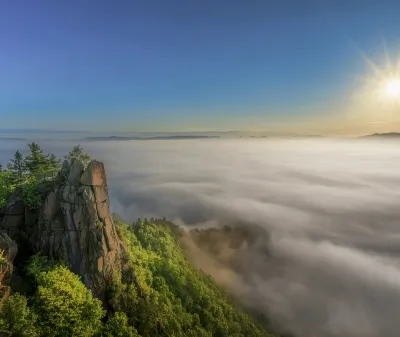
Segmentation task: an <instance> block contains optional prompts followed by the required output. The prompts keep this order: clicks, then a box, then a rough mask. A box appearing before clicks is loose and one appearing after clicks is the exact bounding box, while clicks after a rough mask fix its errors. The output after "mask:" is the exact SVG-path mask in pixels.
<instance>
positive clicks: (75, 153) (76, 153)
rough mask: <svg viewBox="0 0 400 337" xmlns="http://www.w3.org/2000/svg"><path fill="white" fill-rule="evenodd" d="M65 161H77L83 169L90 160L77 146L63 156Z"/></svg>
mask: <svg viewBox="0 0 400 337" xmlns="http://www.w3.org/2000/svg"><path fill="white" fill-rule="evenodd" d="M65 159H68V160H72V159H78V160H79V161H80V162H81V163H82V164H83V166H84V167H86V166H87V165H88V164H89V163H90V161H91V160H92V158H91V157H90V156H89V155H88V154H87V153H86V152H83V148H82V147H81V146H80V145H79V144H78V145H76V146H74V147H73V148H72V150H71V152H70V153H68V155H67V156H65Z"/></svg>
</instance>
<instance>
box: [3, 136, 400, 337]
mask: <svg viewBox="0 0 400 337" xmlns="http://www.w3.org/2000/svg"><path fill="white" fill-rule="evenodd" d="M25 143H26V142H22V141H2V143H1V145H0V154H1V156H0V159H1V162H2V163H3V164H5V163H6V161H7V160H8V159H9V158H11V156H12V155H13V152H15V150H17V149H18V148H20V149H21V150H25V148H26V145H25ZM40 144H41V145H42V147H43V148H44V149H45V151H48V152H54V153H55V154H57V155H58V156H60V157H62V156H63V155H65V154H66V153H67V152H68V151H69V150H70V149H71V148H72V146H73V145H74V142H72V141H62V142H61V141H60V142H57V141H54V142H46V141H43V142H40ZM399 144H400V143H399V142H396V141H385V142H378V141H367V140H354V139H353V140H332V139H291V140H284V139H279V140H273V139H241V140H239V139H237V140H235V139H207V140H190V141H126V142H88V143H81V145H82V146H83V147H84V149H85V150H86V151H87V152H89V153H90V154H91V155H92V156H93V157H95V158H96V159H98V160H102V161H104V162H105V165H106V169H107V175H108V182H109V192H110V197H111V207H112V209H113V212H115V213H116V214H118V215H119V216H121V217H122V218H123V219H125V220H126V221H129V222H132V221H133V220H135V219H137V218H138V217H152V216H153V217H166V218H167V219H169V220H171V221H173V222H175V223H176V224H178V225H181V226H183V227H185V228H187V229H192V228H214V227H215V228H219V227H223V226H224V225H230V226H238V227H239V228H244V229H245V230H246V233H250V239H249V240H248V239H247V238H246V239H244V240H243V241H242V242H240V244H239V245H236V246H234V247H232V245H229V242H227V238H226V237H225V236H224V235H220V234H216V235H215V236H214V237H212V239H211V241H209V242H208V243H207V244H202V243H199V241H196V240H192V236H191V235H189V234H187V235H185V236H183V238H182V239H183V244H184V247H185V249H186V250H187V253H188V256H189V258H190V259H191V260H192V261H193V262H194V263H195V264H196V266H197V267H199V268H201V269H202V270H203V271H205V272H206V273H209V274H211V275H212V276H213V278H214V279H215V280H216V281H217V282H218V283H219V284H221V285H222V286H224V287H225V288H226V289H227V290H228V291H229V292H230V293H231V294H232V295H234V296H235V297H236V299H237V300H238V301H240V302H241V303H242V304H243V305H245V306H247V307H248V308H249V309H251V310H253V311H255V312H258V313H262V314H265V315H267V316H268V317H271V319H272V320H273V321H276V322H278V323H279V324H280V325H282V326H285V327H286V328H288V329H289V330H290V331H292V332H293V333H294V334H295V336H310V337H314V336H315V337H316V336H318V337H324V336H326V337H336V336H347V337H353V336H354V337H376V336H386V337H390V336H397V335H398V331H399V330H400V320H399V319H398V312H400V225H399V222H400V221H399V220H400V169H399V168H400V147H399ZM251 233H254V235H251ZM210 245H211V246H210Z"/></svg>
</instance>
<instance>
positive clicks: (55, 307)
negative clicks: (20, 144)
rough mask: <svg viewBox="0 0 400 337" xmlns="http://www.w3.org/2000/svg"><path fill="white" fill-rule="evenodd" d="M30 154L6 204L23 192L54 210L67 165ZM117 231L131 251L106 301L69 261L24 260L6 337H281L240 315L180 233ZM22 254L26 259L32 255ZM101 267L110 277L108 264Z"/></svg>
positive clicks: (143, 223)
mask: <svg viewBox="0 0 400 337" xmlns="http://www.w3.org/2000/svg"><path fill="white" fill-rule="evenodd" d="M29 148H30V154H28V155H27V156H26V157H23V156H22V154H21V153H20V152H19V151H17V152H16V154H15V157H14V159H13V160H12V161H11V162H10V163H9V165H7V169H6V170H2V171H1V173H0V179H1V180H0V196H1V198H2V200H0V202H2V203H3V204H6V203H7V200H8V198H9V196H10V193H11V194H12V192H13V191H14V190H17V189H21V190H22V196H23V199H24V200H23V201H24V202H25V204H27V205H30V206H29V207H31V206H32V207H31V208H32V209H34V208H35V207H36V209H40V204H41V203H46V204H48V203H49V201H48V198H46V196H45V195H43V193H47V192H43V188H42V186H43V184H45V185H46V186H47V185H49V184H50V185H52V184H57V179H59V178H60V177H59V174H58V173H57V172H58V171H59V170H60V164H59V160H57V158H55V156H54V155H51V154H50V155H45V154H44V153H43V151H42V149H41V148H40V147H39V146H38V145H37V144H34V143H33V144H30V146H29ZM67 159H68V160H78V161H79V162H81V163H82V165H83V166H85V167H86V166H88V164H89V161H90V157H89V156H88V155H87V154H85V153H84V152H83V151H82V149H81V148H80V147H75V148H74V150H73V151H72V152H71V153H70V154H69V155H68V156H67ZM71 172H72V171H71ZM45 191H46V189H45ZM45 211H46V209H45ZM25 219H30V218H29V217H25ZM96 221H97V220H96ZM39 223H40V215H39ZM100 225H101V224H100ZM100 225H99V224H98V223H97V222H96V226H97V227H93V231H96V233H101V231H107V230H109V228H108V227H107V228H106V227H104V226H105V225H103V227H101V226H100ZM33 226H35V224H34V225H33ZM115 228H116V232H117V235H118V240H121V242H122V247H123V249H122V253H121V254H120V255H119V257H118V258H119V261H118V263H115V264H113V265H112V266H113V267H112V269H111V270H108V272H107V275H108V276H107V278H106V283H105V284H106V286H105V292H104V293H102V296H101V300H100V299H98V298H97V297H96V296H95V294H94V293H92V290H91V287H87V284H85V283H84V282H83V280H82V278H81V277H80V276H81V275H77V274H75V273H73V272H72V271H71V270H70V268H69V267H68V266H69V263H68V261H64V260H63V259H58V260H56V259H54V258H51V257H49V256H46V255H45V254H44V253H43V252H41V251H34V254H33V255H31V256H30V257H29V258H25V259H19V260H18V258H17V259H16V261H17V262H16V266H15V268H14V275H13V276H14V278H13V279H12V280H11V282H10V284H4V289H5V291H4V294H5V296H3V299H2V301H1V311H0V329H1V331H2V333H3V334H4V335H8V336H121V337H122V336H143V337H150V336H189V337H190V336H193V337H195V336H196V337H197V336H200V337H201V336H210V337H211V336H215V337H222V336H237V337H239V336H249V337H250V336H251V337H252V336H255V337H256V336H273V334H272V333H268V332H266V331H265V330H264V329H263V328H262V327H261V326H259V325H258V324H257V323H256V322H255V321H254V320H253V319H252V318H251V317H250V316H248V315H247V314H246V313H244V312H243V311H242V310H241V309H240V308H238V307H237V306H236V305H235V304H234V302H233V301H232V299H231V298H230V297H229V296H228V295H227V294H225V293H224V291H223V290H221V289H220V288H218V287H217V286H216V284H215V283H214V282H213V280H212V278H211V277H210V276H207V275H205V274H203V273H202V272H200V271H198V270H196V269H195V268H194V267H193V266H192V265H191V264H190V263H189V261H188V259H187V258H186V257H185V255H184V252H183V250H182V249H181V246H180V243H179V240H178V236H179V231H180V229H179V228H178V227H176V226H174V225H173V224H171V223H170V222H168V221H166V220H164V219H139V220H138V221H136V222H135V223H133V224H126V223H123V221H121V220H115ZM97 231H99V232H97ZM4 235H5V236H6V234H4ZM27 242H28V241H27ZM18 248H19V253H18V254H20V253H21V252H23V251H24V249H25V247H18ZM87 249H89V247H88V248H87ZM4 252H5V251H4ZM18 254H17V257H18ZM7 256H8V259H7ZM7 256H6V255H4V256H3V257H2V259H1V261H0V262H1V263H0V264H1V268H2V269H1V270H0V271H3V270H4V271H7V272H9V271H10V270H11V271H12V261H10V258H9V257H10V254H8V255H7ZM101 261H103V260H101ZM93 263H99V262H98V261H97V262H96V261H93ZM110 266H111V264H110V265H108V267H107V268H110ZM100 267H101V268H100ZM99 268H100V269H101V270H103V269H102V268H103V265H100V266H99ZM0 274H1V273H0ZM102 275H103V274H102ZM104 275H106V274H104ZM3 280H5V279H3ZM17 281H18V282H17ZM89 285H90V284H89ZM9 287H11V289H8V288H9ZM7 297H8V298H7Z"/></svg>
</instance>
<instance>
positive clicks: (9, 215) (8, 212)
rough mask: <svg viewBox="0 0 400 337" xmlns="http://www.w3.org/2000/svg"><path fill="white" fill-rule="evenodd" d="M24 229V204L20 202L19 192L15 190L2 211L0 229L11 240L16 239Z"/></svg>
mask: <svg viewBox="0 0 400 337" xmlns="http://www.w3.org/2000/svg"><path fill="white" fill-rule="evenodd" d="M24 227H25V204H24V201H23V200H22V196H21V190H19V189H16V190H15V191H13V192H12V193H11V195H10V197H9V198H8V201H7V204H6V206H5V207H4V209H3V221H2V224H1V228H2V229H3V230H4V231H5V232H6V233H7V234H8V235H9V236H10V237H11V238H13V239H16V238H17V236H18V235H19V234H20V232H21V230H22V231H24Z"/></svg>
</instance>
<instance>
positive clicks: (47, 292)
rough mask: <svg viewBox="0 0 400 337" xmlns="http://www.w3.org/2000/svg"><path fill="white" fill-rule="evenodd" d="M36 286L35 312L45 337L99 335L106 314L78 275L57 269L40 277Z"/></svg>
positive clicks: (64, 269) (63, 268) (62, 268)
mask: <svg viewBox="0 0 400 337" xmlns="http://www.w3.org/2000/svg"><path fill="white" fill-rule="evenodd" d="M37 283H38V288H37V293H36V295H35V302H34V308H35V311H36V312H37V313H38V316H39V321H38V325H39V327H40V329H41V332H42V334H43V335H44V336H82V337H89V336H94V335H96V334H97V333H98V332H99V330H100V329H101V326H102V323H101V319H102V318H103V317H104V315H105V311H104V310H103V309H102V306H101V301H99V300H98V299H95V298H93V295H92V293H91V291H90V290H89V289H87V288H86V287H85V285H84V284H83V283H82V282H81V281H80V279H79V277H78V276H77V275H75V274H74V273H72V272H71V271H69V270H68V268H66V267H64V266H56V267H55V268H54V269H53V270H51V271H48V272H42V273H40V274H39V275H38V277H37Z"/></svg>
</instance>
